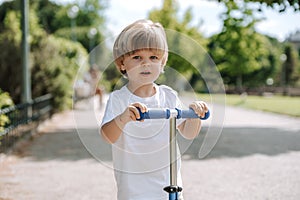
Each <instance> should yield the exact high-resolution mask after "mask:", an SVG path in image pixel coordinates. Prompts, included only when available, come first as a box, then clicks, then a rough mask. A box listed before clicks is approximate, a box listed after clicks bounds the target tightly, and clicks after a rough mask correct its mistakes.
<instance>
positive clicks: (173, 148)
mask: <svg viewBox="0 0 300 200" xmlns="http://www.w3.org/2000/svg"><path fill="white" fill-rule="evenodd" d="M169 121H170V139H169V145H170V186H168V187H165V188H164V190H165V191H166V192H168V193H169V200H178V192H181V191H182V188H181V187H179V186H177V140H176V117H171V118H170V120H169Z"/></svg>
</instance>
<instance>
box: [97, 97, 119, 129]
mask: <svg viewBox="0 0 300 200" xmlns="http://www.w3.org/2000/svg"><path fill="white" fill-rule="evenodd" d="M121 112H122V110H121V105H120V102H119V98H118V97H117V96H116V94H115V93H111V94H110V95H109V98H108V101H107V104H106V108H105V112H104V116H103V119H102V122H101V126H103V125H104V124H106V123H107V122H110V121H111V120H113V119H114V118H115V117H116V116H118V115H119V114H121Z"/></svg>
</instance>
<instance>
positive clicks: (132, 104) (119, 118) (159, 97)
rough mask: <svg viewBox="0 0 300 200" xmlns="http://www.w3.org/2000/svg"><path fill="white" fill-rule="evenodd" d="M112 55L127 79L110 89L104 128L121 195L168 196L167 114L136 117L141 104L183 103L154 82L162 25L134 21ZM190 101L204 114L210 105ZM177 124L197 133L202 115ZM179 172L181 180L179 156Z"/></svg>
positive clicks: (162, 60) (130, 198) (164, 50)
mask: <svg viewBox="0 0 300 200" xmlns="http://www.w3.org/2000/svg"><path fill="white" fill-rule="evenodd" d="M113 55H114V59H115V64H116V66H117V68H118V69H119V71H120V72H121V73H122V74H123V75H124V76H125V77H126V78H127V79H128V83H127V84H126V85H125V86H123V87H122V88H121V89H120V90H116V91H113V92H112V93H111V94H110V96H109V100H108V103H107V107H106V111H105V114H104V117H103V121H102V125H101V129H100V132H101V135H102V136H103V137H104V139H105V140H106V141H107V142H109V143H111V144H112V149H113V150H112V151H113V164H114V170H115V179H116V183H117V188H118V200H156V199H157V200H158V199H164V200H165V199H167V198H168V194H167V193H166V192H165V191H163V188H164V187H166V186H168V185H169V184H170V183H169V180H170V179H169V146H168V145H169V123H168V120H145V121H137V119H139V118H140V115H139V111H138V109H137V108H139V109H140V110H141V112H146V111H147V109H148V108H181V103H180V101H179V99H178V96H177V93H176V92H175V91H174V90H173V89H171V88H170V87H168V86H165V85H160V86H158V85H156V84H155V83H154V82H155V81H156V80H157V78H158V77H159V75H160V73H161V72H163V70H164V66H165V65H166V62H167V59H168V45H167V40H166V34H165V31H164V29H163V27H162V26H161V25H160V24H159V23H154V22H152V21H150V20H138V21H136V22H134V23H133V24H131V25H129V26H127V27H126V28H125V29H124V30H123V31H122V32H121V33H120V35H119V36H118V37H117V39H116V41H115V44H114V47H113ZM190 107H191V108H192V109H193V110H194V111H195V112H196V113H197V115H199V116H201V117H203V116H204V115H205V113H206V112H207V111H208V107H207V105H206V103H204V102H202V101H195V102H193V103H192V104H190ZM178 124H179V125H178V127H177V128H178V130H179V131H180V133H181V134H182V135H183V136H184V137H185V138H188V139H193V138H195V137H196V136H197V135H198V133H199V131H200V128H201V120H200V119H186V120H182V121H180V122H179V123H178ZM178 157H179V156H178ZM177 177H178V180H177V182H178V185H179V186H181V185H182V180H181V175H180V159H178V175H177ZM180 198H181V199H182V195H180Z"/></svg>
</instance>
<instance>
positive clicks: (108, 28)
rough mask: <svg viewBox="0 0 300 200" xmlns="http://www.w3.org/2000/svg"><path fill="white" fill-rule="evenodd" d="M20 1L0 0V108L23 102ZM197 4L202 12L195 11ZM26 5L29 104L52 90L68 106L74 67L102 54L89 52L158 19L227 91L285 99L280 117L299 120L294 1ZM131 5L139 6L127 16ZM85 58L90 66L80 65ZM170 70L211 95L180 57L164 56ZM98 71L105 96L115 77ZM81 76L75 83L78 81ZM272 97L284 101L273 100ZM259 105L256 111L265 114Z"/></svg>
mask: <svg viewBox="0 0 300 200" xmlns="http://www.w3.org/2000/svg"><path fill="white" fill-rule="evenodd" d="M20 2H21V1H3V2H2V4H1V5H0V9H1V10H0V14H1V15H0V21H1V25H0V46H1V49H3V50H2V51H1V53H0V57H1V75H0V88H1V99H4V100H2V101H1V102H2V103H1V104H0V107H2V108H4V107H7V106H11V105H13V104H18V103H21V102H22V101H23V102H24V101H26V100H25V99H26V98H24V97H23V100H22V95H23V96H24V93H23V94H22V92H23V91H24V90H25V89H24V87H25V86H24V80H22V79H24V78H23V77H24V76H22V73H21V72H22V58H23V57H24V56H23V55H24V54H22V47H21V42H22V29H21V28H22V26H21V14H20V11H21V8H22V7H21V4H20ZM291 2H292V1H291ZM202 3H203V4H204V6H206V8H207V9H205V8H202V7H201V4H202ZM29 4H30V5H29V10H30V11H29V15H28V21H29V31H28V34H29V36H28V43H29V48H30V53H29V61H28V65H29V66H28V68H29V69H30V73H29V74H30V78H29V79H30V83H29V84H30V95H29V99H34V98H36V97H39V96H42V95H45V94H48V93H51V94H52V95H53V100H54V101H53V103H54V108H55V110H57V111H61V110H64V109H69V108H70V107H71V105H72V100H73V98H72V96H73V95H74V92H73V86H74V84H76V83H75V79H76V75H78V71H79V68H80V67H81V68H85V69H86V71H88V69H89V68H91V67H92V66H93V64H94V63H97V64H98V63H100V65H101V62H102V60H101V59H103V57H105V56H106V55H100V54H99V55H96V56H90V57H89V55H92V54H90V52H91V51H92V50H93V49H94V48H95V47H96V46H97V45H98V44H100V43H101V42H103V41H105V39H106V38H108V37H109V36H111V35H114V34H117V33H118V32H119V31H120V30H121V29H122V28H124V27H125V26H126V24H127V23H130V22H132V21H135V20H137V19H140V18H149V19H152V20H154V21H159V22H161V23H162V25H163V26H164V27H165V28H166V29H171V30H176V31H178V32H181V33H182V34H185V35H187V36H188V37H190V38H192V39H193V40H195V41H196V42H197V43H198V44H199V45H200V46H202V47H203V48H204V49H205V50H206V51H207V53H208V54H209V55H210V56H211V58H212V59H213V61H214V62H215V64H216V67H217V69H218V71H219V72H220V73H221V76H222V78H223V81H224V85H225V89H226V93H227V94H246V93H247V94H251V95H258V96H263V95H267V96H273V99H272V101H270V100H267V103H266V104H267V105H270V102H272V103H274V102H276V101H277V102H280V104H282V100H283V101H285V102H287V101H291V102H292V103H291V104H289V105H291V109H290V110H291V111H292V113H288V112H285V113H286V114H291V115H294V116H299V106H297V103H298V99H296V98H289V97H287V96H299V94H300V91H299V87H300V81H299V80H300V79H299V71H300V67H299V66H300V64H299V59H300V58H299V57H300V56H299V54H300V47H299V46H300V45H299V40H300V39H299V37H300V32H299V29H300V25H299V20H298V18H299V5H298V4H297V3H295V4H292V3H291V5H289V1H275V2H273V3H272V2H271V3H269V1H261V2H260V3H257V1H220V2H218V1H197V3H194V4H193V3H191V2H183V1H179V2H177V1H171V0H166V1H154V2H152V3H150V2H147V3H145V4H144V3H141V1H137V2H135V1H128V2H126V3H124V2H119V3H118V1H105V0H102V1H98V0H86V1H83V0H82V1H46V0H42V1H31V2H30V3H29ZM142 5H143V6H142ZM123 7H124V9H122V8H123ZM135 7H137V8H138V9H136V12H133V10H132V9H135ZM214 11H215V12H214ZM276 16H277V17H278V20H277V19H276ZM281 16H282V17H283V16H286V18H284V19H286V20H285V21H284V26H283V25H282V26H283V27H281V26H280V27H278V26H279V25H277V26H276V25H274V24H275V23H274V22H276V21H277V23H279V22H280V21H282V19H280V17H281ZM293 17H294V18H293ZM272 26H273V28H272ZM275 27H276V28H275ZM272 30H273V32H272ZM280 30H281V31H280ZM104 48H105V47H104ZM179 48H180V47H179ZM106 51H108V50H105V52H106ZM95 57H96V58H95ZM86 58H88V59H89V62H84V64H81V63H82V60H83V59H86ZM23 63H24V62H23ZM112 65H113V64H112ZM168 66H171V67H172V68H174V69H175V70H177V71H178V72H179V73H181V74H183V75H184V76H185V78H186V79H187V80H188V81H189V83H190V84H191V86H192V87H193V88H194V90H195V91H196V92H201V93H209V91H207V88H206V86H205V83H204V81H203V79H202V78H201V75H200V74H197V73H195V72H194V71H193V69H192V67H191V66H189V63H188V62H186V61H184V60H182V59H180V58H179V56H176V55H170V59H169V62H168ZM96 68H97V66H96ZM98 69H99V73H101V74H102V77H101V81H100V82H99V85H102V86H103V87H104V88H105V90H106V91H107V92H109V91H111V90H112V89H113V88H115V85H116V84H117V82H118V80H119V79H120V75H119V74H118V72H117V71H116V69H115V68H114V67H108V68H104V67H103V66H98ZM101 69H105V71H101ZM23 71H24V70H23ZM83 73H84V72H82V73H81V75H80V74H79V78H78V77H77V79H80V78H81V77H80V76H82V77H83V76H84V75H83ZM82 79H83V78H82ZM277 95H280V96H281V95H284V96H286V97H285V98H283V99H282V97H279V99H277V97H278V96H277ZM10 98H11V100H7V99H10ZM228 98H230V96H229V95H228ZM234 98H235V100H233V101H231V100H229V101H228V102H229V103H231V102H234V103H233V104H238V105H243V104H244V103H246V102H245V101H244V100H245V99H244V98H243V99H242V100H241V101H238V102H236V101H237V100H236V97H234ZM259 100H262V101H265V99H261V98H259ZM27 101H28V99H27ZM294 102H295V103H294ZM258 103H260V101H258ZM262 105H263V104H261V106H257V105H255V107H256V108H257V107H259V108H261V109H265V108H263V106H262ZM270 107H273V108H274V106H270ZM275 107H276V106H275ZM267 110H270V109H267ZM272 111H275V112H284V111H277V110H272ZM295 112H296V113H295ZM2 123H4V122H2Z"/></svg>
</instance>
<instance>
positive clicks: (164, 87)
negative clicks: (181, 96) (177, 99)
mask: <svg viewBox="0 0 300 200" xmlns="http://www.w3.org/2000/svg"><path fill="white" fill-rule="evenodd" d="M158 87H159V89H160V90H161V91H163V92H165V93H169V94H174V95H177V92H176V91H175V90H174V89H173V88H171V87H170V86H167V85H159V86H158Z"/></svg>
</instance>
